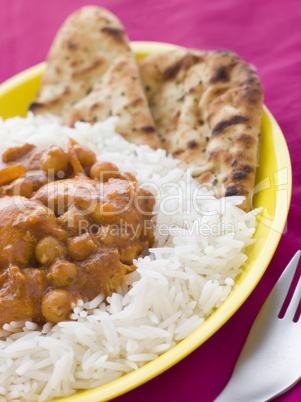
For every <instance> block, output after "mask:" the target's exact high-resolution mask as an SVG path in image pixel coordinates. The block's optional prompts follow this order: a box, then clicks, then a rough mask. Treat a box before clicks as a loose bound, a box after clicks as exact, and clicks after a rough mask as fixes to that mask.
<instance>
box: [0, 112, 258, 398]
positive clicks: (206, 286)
mask: <svg viewBox="0 0 301 402" xmlns="http://www.w3.org/2000/svg"><path fill="white" fill-rule="evenodd" d="M115 122H116V120H115V118H110V119H108V120H107V121H105V122H104V123H96V124H95V125H94V126H90V125H89V124H87V123H77V125H76V128H75V129H71V128H68V127H63V126H61V122H60V119H59V118H57V117H54V116H50V115H46V116H36V117H34V116H33V115H32V114H29V115H28V116H27V118H20V117H15V118H12V119H8V120H6V121H0V153H2V152H3V151H4V150H5V149H6V148H7V147H9V146H14V145H18V144H23V143H25V142H29V143H33V144H36V145H38V146H40V147H43V148H45V147H48V146H50V145H52V144H61V142H62V140H63V138H64V137H67V136H70V137H72V138H74V139H75V140H77V141H78V142H79V143H81V144H84V145H87V146H88V147H90V148H91V149H93V150H94V151H95V152H96V154H97V156H98V158H99V159H102V160H109V161H111V162H114V163H115V164H116V165H117V166H118V167H119V168H120V170H122V171H128V172H131V173H133V174H134V175H136V177H137V179H138V181H139V184H140V185H141V186H144V187H146V188H152V189H153V191H154V192H155V193H156V195H157V204H156V207H155V210H156V213H157V214H156V217H155V218H154V221H155V222H156V232H155V233H156V244H155V247H154V248H152V249H151V250H150V253H149V255H147V256H145V257H141V258H139V259H138V260H137V261H135V264H136V266H137V270H136V271H135V272H133V273H131V274H130V275H128V276H127V278H126V282H125V284H124V285H123V286H122V288H121V289H120V291H119V293H115V294H113V295H112V296H111V297H109V298H108V299H107V303H105V300H104V296H103V295H99V296H97V297H96V298H95V299H94V300H92V301H90V302H88V303H83V302H82V301H80V302H79V303H78V305H77V307H75V308H74V312H73V314H72V315H71V319H72V320H71V321H68V322H61V323H59V324H57V325H55V326H53V325H51V324H49V323H47V324H45V325H44V327H43V328H42V329H41V328H39V327H38V326H37V325H36V324H35V323H32V322H29V321H27V322H24V321H23V322H21V321H20V322H12V323H10V324H6V325H5V326H4V328H3V330H0V384H1V386H0V401H1V402H2V401H14V400H21V401H22V400H25V401H45V400H49V399H52V398H54V397H56V396H65V395H69V394H71V393H74V392H76V390H77V389H82V388H91V387H96V386H99V385H101V384H105V383H107V382H109V381H112V380H113V379H115V378H118V377H119V376H121V375H123V374H124V373H128V372H130V371H132V370H136V369H138V368H139V367H141V366H142V365H144V364H145V363H146V362H148V361H150V360H153V359H155V358H156V357H157V356H159V355H160V354H162V353H164V352H165V351H166V350H168V349H170V348H172V347H173V346H174V345H175V344H176V343H177V342H179V341H180V340H182V339H183V338H185V337H187V336H188V335H189V334H191V333H192V332H193V331H194V330H196V329H197V328H198V327H200V325H201V324H203V322H204V320H205V319H206V317H208V316H209V315H210V314H212V312H213V311H214V309H215V308H217V307H218V306H219V305H220V304H221V303H222V302H223V301H224V300H225V299H226V298H227V296H228V295H229V293H230V292H231V289H232V287H233V285H234V282H235V278H236V276H237V275H238V274H239V273H240V272H241V270H242V266H243V264H244V263H245V261H246V259H247V256H246V254H245V248H246V247H247V246H248V245H250V244H252V243H253V241H254V240H253V239H252V236H253V233H254V231H255V226H256V216H255V215H256V211H253V212H250V213H248V214H246V213H244V212H243V211H242V210H240V209H239V208H237V205H239V204H240V203H241V202H242V200H243V198H242V197H228V198H227V199H222V200H217V199H215V198H214V196H213V193H212V192H209V191H207V190H206V189H204V188H203V189H199V188H198V186H197V183H196V182H195V181H194V180H192V179H191V178H190V173H189V172H186V173H185V172H184V171H183V170H181V169H179V168H177V161H175V160H174V159H172V158H171V157H169V156H166V154H165V151H164V150H157V151H153V150H151V149H150V148H149V147H147V146H140V147H137V146H135V145H133V144H129V143H128V142H126V141H125V140H124V139H123V138H121V137H120V136H119V135H118V134H116V133H115V132H114V124H115ZM196 198H198V201H197V202H196ZM20 331H21V332H20Z"/></svg>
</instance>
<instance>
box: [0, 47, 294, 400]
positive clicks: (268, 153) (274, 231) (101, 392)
mask: <svg viewBox="0 0 301 402" xmlns="http://www.w3.org/2000/svg"><path fill="white" fill-rule="evenodd" d="M132 48H133V50H134V52H135V54H136V56H137V58H138V59H139V58H141V57H144V56H145V55H147V54H150V53H155V52H160V51H165V50H170V49H173V48H175V46H174V45H169V44H164V43H155V42H133V43H132ZM44 68H45V64H44V63H41V64H39V65H37V66H35V67H32V68H30V69H28V70H26V71H24V72H22V73H20V74H18V75H16V76H15V77H13V78H11V79H10V80H8V81H6V82H5V83H3V84H2V85H0V115H1V116H2V117H3V118H8V117H12V116H16V115H20V116H25V115H26V111H27V107H28V105H29V103H30V102H31V101H32V100H33V99H34V98H35V95H36V92H37V90H38V88H39V83H40V78H41V75H42V72H43V71H44ZM261 133H262V139H261V150H260V164H259V168H258V170H257V176H256V187H255V190H254V194H255V195H254V199H253V201H254V202H253V207H260V206H263V208H264V209H263V211H262V213H261V214H260V215H259V224H258V227H257V229H256V233H255V238H256V242H255V243H254V244H253V245H252V246H250V247H248V249H247V255H248V260H247V263H246V268H245V269H244V271H243V272H242V274H241V275H240V276H239V277H238V279H237V281H236V284H235V286H234V288H233V290H232V292H231V293H230V295H229V297H228V299H227V300H226V301H225V302H224V303H223V304H222V305H221V306H220V307H219V308H218V309H217V310H216V311H215V312H214V314H212V315H211V316H210V317H209V318H208V319H207V320H206V321H205V323H204V324H203V325H202V326H201V327H200V328H199V329H198V330H196V331H195V332H193V333H192V334H191V335H190V336H188V337H187V338H186V339H184V340H183V341H181V342H180V343H179V344H177V345H176V346H175V347H173V348H172V349H171V350H169V351H167V352H165V353H164V354H163V355H161V356H160V357H158V358H157V359H155V360H153V361H152V362H150V363H148V364H146V365H144V366H143V367H141V368H140V369H138V370H137V371H133V372H131V373H129V374H126V375H124V376H123V377H121V378H119V379H117V380H115V381H112V382H110V383H108V384H106V385H103V386H101V387H98V388H95V389H92V390H88V391H81V392H78V393H77V394H75V395H72V396H70V397H66V398H61V399H60V401H62V402H63V401H64V402H67V401H78V402H79V401H80V402H92V401H93V402H96V401H103V400H108V399H111V398H113V397H116V396H118V395H120V394H123V393H125V392H126V391H129V390H130V389H133V388H135V387H137V386H138V385H141V384H143V383H144V382H146V381H148V380H150V379H151V378H153V377H155V376H157V375H158V374H160V373H161V372H163V371H165V370H166V369H168V368H169V367H171V366H172V365H174V364H175V363H177V362H178V361H179V360H181V359H183V358H184V357H185V356H187V355H188V354H189V353H191V352H192V351H193V350H194V349H196V348H197V347H198V346H200V345H201V344H202V343H203V342H205V341H206V340H207V339H208V338H209V337H210V336H212V335H213V334H214V333H215V332H216V331H217V330H218V329H219V328H220V327H221V326H222V325H223V324H224V323H225V322H226V321H227V320H228V319H229V318H230V317H231V316H232V315H233V314H234V312H235V311H236V310H237V309H238V308H239V307H240V306H241V305H242V303H243V302H244V301H245V300H246V298H247V297H248V296H249V294H250V293H251V292H252V290H253V289H254V287H255V286H256V284H257V283H258V281H259V280H260V278H261V276H262V275H263V273H264V271H265V270H266V268H267V266H268V264H269V262H270V260H271V258H272V256H273V254H274V252H275V250H276V247H277V245H278V242H279V240H280V237H281V234H282V232H283V228H284V226H285V222H286V217H287V213H288V209H289V204H290V197H291V189H292V172H291V162H290V157H289V153H288V149H287V145H286V142H285V139H284V136H283V134H282V132H281V130H280V128H279V126H278V124H277V122H276V121H275V119H274V118H273V116H272V115H271V113H270V112H269V111H268V109H267V108H266V107H264V110H263V118H262V126H261Z"/></svg>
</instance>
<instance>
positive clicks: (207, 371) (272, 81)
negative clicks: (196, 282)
mask: <svg viewBox="0 0 301 402" xmlns="http://www.w3.org/2000/svg"><path fill="white" fill-rule="evenodd" d="M88 3H89V1H80V0H59V1H58V0H44V1H41V0H26V1H24V0H0V10H1V11H0V54H1V63H0V82H2V81H4V80H5V79H7V78H9V77H11V76H12V75H14V74H16V73H17V72H20V71H22V70H23V69H25V68H27V67H30V66H32V65H34V64H36V63H38V62H41V61H43V60H44V59H45V56H46V54H47V51H48V49H49V46H50V44H51V41H52V39H53V37H54V34H55V32H56V31H57V29H58V28H59V26H60V25H61V23H62V22H63V20H64V19H65V18H66V17H67V15H68V14H70V13H71V12H72V11H74V10H75V9H76V8H79V7H80V6H82V5H84V4H88ZM93 4H98V5H102V6H104V7H107V8H109V9H110V10H111V11H112V12H114V13H115V14H116V15H117V16H118V17H119V18H120V19H121V20H122V21H123V23H124V25H125V27H126V29H127V31H128V33H129V36H130V38H131V40H151V41H163V42H170V43H175V44H179V45H184V46H187V47H194V48H200V49H218V48H230V49H232V50H234V51H236V52H237V53H238V54H239V55H240V56H242V57H243V58H244V59H246V60H247V61H248V62H250V63H252V64H254V65H255V66H256V67H257V71H258V74H259V76H260V78H261V80H262V83H263V87H264V91H265V103H266V105H267V106H268V108H269V109H270V110H271V112H272V113H273V115H274V116H275V117H276V119H277V121H278V122H279V124H280V126H281V128H282V130H283V132H284V135H285V137H286V141H287V143H288V146H289V150H290V154H291V159H292V165H293V182H294V186H293V187H294V189H293V196H292V203H291V209H290V213H289V217H288V223H287V231H286V233H285V234H284V235H283V237H282V239H281V241H280V244H279V247H278V249H277V251H276V253H275V256H274V258H273V260H272V262H271V263H270V266H269V267H268V269H267V271H266V273H265V275H264V277H263V278H262V280H261V281H260V283H259V285H258V286H257V288H256V289H255V291H254V292H253V293H252V295H251V296H250V297H249V298H248V300H247V301H246V302H245V303H244V305H243V306H242V307H241V308H240V309H239V310H238V312H237V313H236V314H235V315H234V316H233V317H232V318H231V319H230V320H229V321H228V322H227V323H226V324H225V325H224V326H223V327H222V328H221V329H220V330H219V331H218V332H217V333H216V334H215V335H214V336H213V337H212V338H210V339H209V340H208V341H207V342H206V343H205V344H204V345H202V346H201V347H199V348H198V349H197V350H196V351H195V352H193V353H192V354H191V355H190V356H189V357H187V358H185V359H184V360H183V361H181V362H180V363H178V364H177V365H175V366H174V367H173V368H171V369H169V370H168V371H167V372H165V373H163V374H161V375H160V376H159V377H157V378H155V379H153V380H152V381H150V382H149V383H147V384H145V385H143V386H141V387H139V388H138V389H136V390H133V391H131V392H129V393H128V394H126V395H123V396H121V397H119V398H118V401H119V402H132V401H154V400H157V401H177V402H182V401H212V400H213V399H214V397H215V396H216V395H217V394H218V393H219V392H220V391H221V390H222V388H223V387H224V385H225V384H226V382H227V380H228V379H229V377H230V375H231V372H232V369H233V366H234V364H235V361H236V359H237V357H238V355H239V353H240V350H241V348H242V346H243V344H244V341H245V339H246V336H247V334H248V331H249V329H250V327H251V325H252V322H253V320H254V318H255V316H256V314H257V312H258V311H259V309H260V307H261V305H262V304H263V302H264V300H265V299H266V297H267V295H268V293H269V292H270V290H271V289H272V287H273V284H274V283H275V282H276V280H277V278H278V277H279V275H280V273H281V271H282V270H283V268H284V267H285V266H286V264H287V262H288V261H289V259H290V258H291V256H292V255H293V254H294V253H295V251H296V250H297V249H300V248H301V243H300V241H301V232H300V223H301V212H300V209H299V204H300V203H301V178H300V175H301V168H300V166H301V164H300V155H301V101H300V99H301V1H300V0H286V1H284V0H283V1H281V0H268V1H267V0H265V1H262V0H248V1H240V0H217V1H214V0H211V1H210V2H207V1H205V0H185V1H184V0H169V1H164V0H142V1H140V0H128V1H125V0H124V1H122V0H103V1H100V0H94V1H93ZM300 341H301V340H300ZM300 400H301V384H299V385H297V386H295V387H294V388H293V389H292V390H291V391H289V392H288V393H286V394H285V395H284V396H282V397H280V398H278V401H289V402H292V401H300Z"/></svg>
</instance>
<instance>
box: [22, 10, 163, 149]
mask: <svg viewBox="0 0 301 402" xmlns="http://www.w3.org/2000/svg"><path fill="white" fill-rule="evenodd" d="M29 109H30V110H31V111H32V112H33V113H35V114H37V113H45V112H51V113H54V114H56V115H59V116H62V117H63V121H64V123H65V124H68V125H70V126H73V125H74V123H75V122H76V121H77V120H82V121H87V122H89V123H95V122H96V121H103V120H105V119H107V118H108V117H110V116H112V115H118V116H119V121H118V123H117V126H116V131H117V132H118V133H119V134H121V135H123V136H124V137H125V138H126V139H127V140H128V141H130V142H134V143H135V144H147V145H149V146H150V147H152V148H154V149H156V148H158V147H160V141H159V138H158V135H157V132H156V129H155V127H154V121H153V118H152V116H151V112H150V109H149V106H148V103H147V99H146V96H145V94H144V91H143V86H142V83H141V79H140V74H139V68H138V65H137V62H136V59H135V56H134V54H133V53H132V51H131V49H130V44H129V39H128V37H127V34H126V32H125V29H124V27H123V25H122V24H121V22H120V21H119V19H118V18H117V17H115V16H114V15H113V14H111V13H110V12H109V11H108V10H105V9H103V8H100V7H97V6H85V7H83V8H81V9H79V10H77V11H76V12H74V13H73V14H72V15H71V16H69V17H68V18H67V20H66V21H65V22H64V24H63V25H62V27H61V28H60V30H59V31H58V33H57V35H56V37H55V39H54V42H53V44H52V46H51V48H50V51H49V54H48V57H47V64H46V70H45V73H44V75H43V77H42V82H41V88H40V90H39V92H38V95H37V98H36V99H35V101H34V102H33V103H32V104H31V105H30V108H29Z"/></svg>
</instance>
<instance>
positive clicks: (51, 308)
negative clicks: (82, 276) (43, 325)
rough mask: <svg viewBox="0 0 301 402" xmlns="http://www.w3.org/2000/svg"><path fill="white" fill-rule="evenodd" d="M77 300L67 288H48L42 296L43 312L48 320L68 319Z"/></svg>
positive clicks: (55, 321) (54, 321)
mask: <svg viewBox="0 0 301 402" xmlns="http://www.w3.org/2000/svg"><path fill="white" fill-rule="evenodd" d="M76 300H77V299H76V297H75V296H74V295H73V294H72V293H70V292H68V291H67V290H64V289H51V290H48V291H47V292H46V293H45V294H44V296H43V298H42V303H41V311H42V314H43V316H44V318H45V319H46V320H47V321H50V322H53V323H57V322H60V321H63V320H67V319H68V318H69V315H70V313H71V312H72V308H73V305H74V304H75V303H76Z"/></svg>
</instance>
